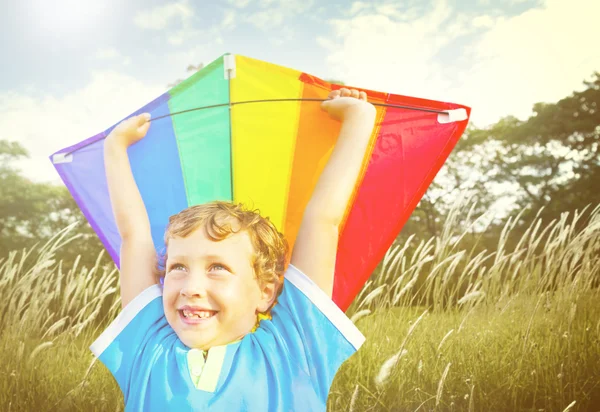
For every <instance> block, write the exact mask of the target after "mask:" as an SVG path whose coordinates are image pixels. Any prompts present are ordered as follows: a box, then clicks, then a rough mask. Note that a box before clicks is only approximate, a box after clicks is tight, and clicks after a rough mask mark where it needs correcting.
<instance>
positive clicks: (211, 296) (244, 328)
mask: <svg viewBox="0 0 600 412" xmlns="http://www.w3.org/2000/svg"><path fill="white" fill-rule="evenodd" d="M253 253H254V250H253V247H252V243H251V241H250V237H249V236H248V233H246V232H245V231H244V232H238V233H236V234H234V235H231V236H230V237H228V238H226V239H224V240H222V241H219V242H215V241H212V240H210V239H209V238H208V237H207V236H206V234H205V230H204V227H201V228H199V229H197V230H195V231H194V232H193V233H192V234H190V235H189V236H188V237H186V238H179V237H178V238H172V239H170V240H169V245H168V260H167V262H166V268H165V269H166V274H165V280H164V286H163V303H164V309H165V316H166V318H167V321H168V322H169V324H170V325H171V327H172V328H173V329H174V330H175V333H177V336H179V339H181V341H182V342H183V343H184V344H185V345H187V346H188V347H190V348H197V349H203V350H206V349H209V348H211V347H213V346H219V345H224V344H227V343H230V342H233V341H235V340H238V339H240V338H241V337H243V336H244V335H246V334H247V333H249V332H250V331H251V330H252V327H253V326H254V325H255V323H256V313H257V311H260V312H262V311H265V310H267V309H268V307H269V305H270V302H271V299H272V298H273V296H274V288H273V285H266V286H263V287H262V288H261V287H260V286H259V283H258V281H257V279H256V277H255V275H254V269H253V268H252V264H251V262H252V260H251V259H252V256H253Z"/></svg>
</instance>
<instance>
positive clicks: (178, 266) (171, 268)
mask: <svg viewBox="0 0 600 412" xmlns="http://www.w3.org/2000/svg"><path fill="white" fill-rule="evenodd" d="M174 270H185V266H183V265H182V264H180V263H173V264H172V265H171V266H169V272H172V271H174Z"/></svg>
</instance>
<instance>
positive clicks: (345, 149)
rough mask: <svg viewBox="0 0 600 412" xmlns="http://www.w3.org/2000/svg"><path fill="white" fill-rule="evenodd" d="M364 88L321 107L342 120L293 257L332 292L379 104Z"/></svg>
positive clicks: (341, 92)
mask: <svg viewBox="0 0 600 412" xmlns="http://www.w3.org/2000/svg"><path fill="white" fill-rule="evenodd" d="M366 100H367V96H366V94H365V93H364V92H360V93H359V92H358V91H357V90H348V89H340V90H336V91H333V92H331V93H330V94H329V100H327V101H325V102H323V105H322V108H323V110H325V111H327V112H328V113H329V114H330V116H331V117H333V118H334V119H337V120H340V121H341V122H342V126H341V129H340V135H339V137H338V141H337V143H336V145H335V148H334V150H333V152H332V154H331V157H330V158H329V161H328V162H327V165H326V166H325V168H324V169H323V173H322V174H321V176H320V178H319V181H318V182H317V185H316V186H315V190H314V192H313V194H312V197H311V199H310V201H309V203H308V205H307V207H306V209H305V211H304V216H303V218H302V223H301V225H300V229H299V231H298V236H297V238H296V242H295V244H294V250H293V252H292V258H291V263H292V265H294V266H296V267H297V268H298V269H300V270H301V271H302V272H304V273H305V274H306V275H307V276H309V277H310V278H311V279H312V280H313V281H314V282H315V283H316V284H317V285H318V286H319V287H320V288H321V289H322V290H323V291H324V292H325V293H326V294H327V295H328V296H329V297H331V296H332V293H333V276H334V271H335V258H336V254H337V246H338V237H339V225H340V223H341V221H342V219H343V217H344V213H345V210H346V205H347V204H348V201H349V200H350V197H351V196H352V191H353V190H354V186H355V183H356V179H357V178H358V176H359V174H360V170H361V166H362V163H363V159H364V156H365V152H366V150H367V147H368V145H369V140H370V137H371V133H372V131H373V126H374V124H375V116H376V110H375V107H373V105H372V104H370V103H368V102H367V101H366Z"/></svg>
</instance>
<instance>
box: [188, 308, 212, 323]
mask: <svg viewBox="0 0 600 412" xmlns="http://www.w3.org/2000/svg"><path fill="white" fill-rule="evenodd" d="M178 312H179V316H180V317H181V319H182V320H183V321H184V322H185V323H200V322H203V321H206V320H207V319H210V318H212V317H213V316H215V315H216V314H217V313H218V311H216V310H209V309H197V308H191V307H187V306H184V307H183V308H181V309H179V310H178Z"/></svg>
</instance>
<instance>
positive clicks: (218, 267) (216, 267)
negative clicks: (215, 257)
mask: <svg viewBox="0 0 600 412" xmlns="http://www.w3.org/2000/svg"><path fill="white" fill-rule="evenodd" d="M209 270H210V271H217V272H220V271H223V270H225V271H229V268H227V266H224V265H221V264H220V263H215V264H213V265H211V266H210V268H209Z"/></svg>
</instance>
